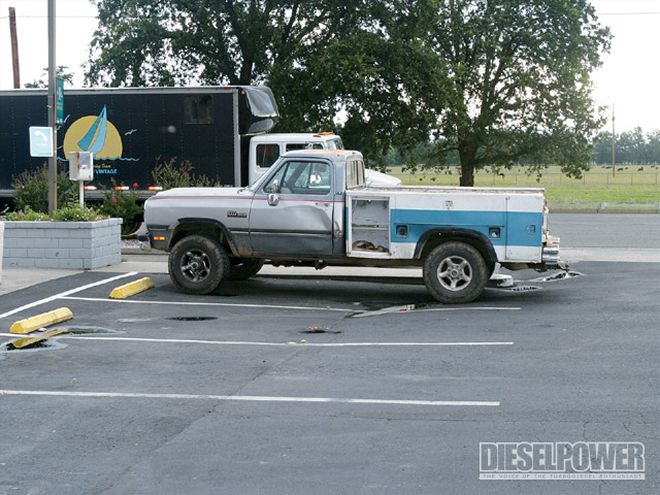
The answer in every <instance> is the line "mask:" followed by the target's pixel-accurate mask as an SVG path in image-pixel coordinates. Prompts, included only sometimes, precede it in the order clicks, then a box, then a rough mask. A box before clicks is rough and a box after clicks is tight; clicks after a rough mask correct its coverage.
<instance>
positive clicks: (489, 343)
mask: <svg viewBox="0 0 660 495" xmlns="http://www.w3.org/2000/svg"><path fill="white" fill-rule="evenodd" d="M0 335H2V334H0ZM60 338H62V339H74V340H100V341H109V342H122V341H126V342H145V343H150V342H154V343H164V344H206V345H226V346H232V345H244V346H262V347H294V346H298V347H480V346H509V345H513V342H497V341H484V342H311V343H310V342H295V341H292V342H256V341H249V340H204V339H155V338H144V337H98V336H73V335H63V336H61V337H60Z"/></svg>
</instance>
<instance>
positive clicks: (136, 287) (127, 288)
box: [110, 277, 154, 299]
mask: <svg viewBox="0 0 660 495" xmlns="http://www.w3.org/2000/svg"><path fill="white" fill-rule="evenodd" d="M153 287H154V281H153V280H151V279H150V278H149V277H144V278H140V279H138V280H133V282H129V283H127V284H124V285H120V286H119V287H115V288H114V289H112V292H110V299H126V298H127V297H130V296H134V295H135V294H139V293H140V292H144V291H145V290H149V289H152V288H153Z"/></svg>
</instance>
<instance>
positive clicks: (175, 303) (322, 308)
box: [60, 296, 522, 317]
mask: <svg viewBox="0 0 660 495" xmlns="http://www.w3.org/2000/svg"><path fill="white" fill-rule="evenodd" d="M60 299H66V300H71V301H90V302H105V303H123V304H160V305H165V306H168V305H169V306H216V307H230V308H255V309H259V308H264V309H291V310H295V311H331V312H339V313H356V314H355V316H354V317H361V316H372V315H374V314H375V313H376V311H364V315H362V314H361V313H360V310H358V309H356V308H355V307H353V308H332V307H329V306H286V305H282V304H250V303H217V302H197V301H139V300H135V299H103V298H100V297H77V296H62V297H61V298H60ZM521 309H522V308H519V307H509V306H465V307H453V308H420V309H415V310H414V311H404V312H402V313H421V312H425V311H520V310H521ZM397 313H398V311H397Z"/></svg>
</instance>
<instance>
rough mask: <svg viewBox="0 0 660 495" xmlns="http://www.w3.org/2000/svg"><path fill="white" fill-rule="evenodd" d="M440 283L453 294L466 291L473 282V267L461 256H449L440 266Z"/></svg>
mask: <svg viewBox="0 0 660 495" xmlns="http://www.w3.org/2000/svg"><path fill="white" fill-rule="evenodd" d="M437 276H438V282H440V285H442V287H443V288H445V289H447V290H450V291H452V292H458V291H460V290H463V289H465V288H466V287H467V286H468V285H470V282H471V281H472V266H471V265H470V263H469V262H468V260H466V259H465V258H463V257H461V256H448V257H447V258H445V259H444V260H442V261H441V262H440V264H439V265H438V274H437Z"/></svg>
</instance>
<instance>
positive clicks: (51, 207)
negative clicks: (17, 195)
mask: <svg viewBox="0 0 660 495" xmlns="http://www.w3.org/2000/svg"><path fill="white" fill-rule="evenodd" d="M55 63H56V61H55V0H48V127H50V128H51V132H52V135H51V137H52V151H51V154H50V155H49V157H48V214H49V215H52V214H53V212H54V211H55V210H57V157H56V154H55V153H56V148H57V127H56V125H57V124H56V121H57V108H56V101H55V100H56V96H55V92H56V91H55V86H56V84H57V83H56V82H55V79H56V77H55V70H56V65H55Z"/></svg>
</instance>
